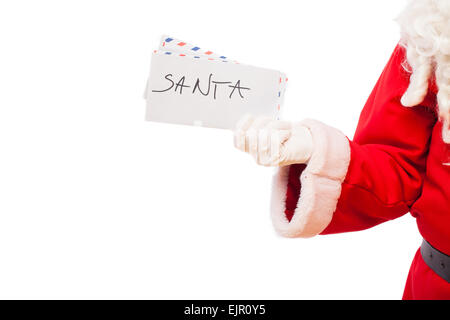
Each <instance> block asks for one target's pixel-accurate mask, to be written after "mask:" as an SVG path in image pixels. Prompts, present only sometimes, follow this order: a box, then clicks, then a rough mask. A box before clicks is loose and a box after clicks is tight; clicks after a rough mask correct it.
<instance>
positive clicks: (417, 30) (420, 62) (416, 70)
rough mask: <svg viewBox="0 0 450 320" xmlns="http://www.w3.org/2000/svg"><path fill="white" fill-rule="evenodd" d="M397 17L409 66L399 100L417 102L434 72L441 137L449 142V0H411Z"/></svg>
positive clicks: (404, 102) (414, 103)
mask: <svg viewBox="0 0 450 320" xmlns="http://www.w3.org/2000/svg"><path fill="white" fill-rule="evenodd" d="M397 20H398V22H399V24H400V27H401V31H402V44H403V45H404V46H405V47H406V48H407V59H408V63H409V65H410V66H411V69H412V70H410V71H411V72H412V76H411V79H410V85H409V88H408V90H407V91H406V93H405V94H404V96H403V98H402V103H403V105H405V106H415V105H418V104H420V103H421V102H422V101H423V99H424V98H425V96H426V94H427V92H428V82H429V79H430V78H431V77H432V76H433V74H434V75H435V76H436V84H437V86H438V88H439V92H438V94H437V100H438V105H439V117H440V119H441V120H442V121H443V123H444V129H443V132H442V134H443V139H444V141H445V142H446V143H450V0H410V1H409V3H408V6H407V7H406V9H405V10H404V11H403V12H402V13H401V15H400V16H399V18H398V19H397Z"/></svg>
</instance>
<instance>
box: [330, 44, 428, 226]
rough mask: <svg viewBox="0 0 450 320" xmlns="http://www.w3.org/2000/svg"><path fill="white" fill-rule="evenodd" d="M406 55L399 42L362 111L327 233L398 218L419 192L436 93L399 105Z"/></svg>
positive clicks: (402, 91) (405, 77) (404, 83)
mask: <svg viewBox="0 0 450 320" xmlns="http://www.w3.org/2000/svg"><path fill="white" fill-rule="evenodd" d="M404 60H405V52H404V49H403V48H401V47H400V46H399V47H397V48H396V50H395V51H394V53H393V55H392V57H391V59H390V61H389V63H388V64H387V66H386V68H385V70H384V71H383V73H382V75H381V77H380V79H379V80H378V82H377V84H376V86H375V88H374V90H373V92H372V94H371V95H370V97H369V100H368V101H367V104H366V106H365V107H364V109H363V111H362V113H361V116H360V119H359V123H358V127H357V129H356V133H355V136H354V139H353V141H352V142H350V150H351V151H350V152H351V158H350V159H351V160H350V164H349V168H348V171H347V175H346V178H345V180H344V182H343V184H342V191H341V196H340V198H339V201H338V204H337V208H336V211H335V212H334V214H333V219H332V221H331V223H330V224H329V225H328V227H327V228H326V229H325V230H324V232H323V233H324V234H326V233H336V232H347V231H356V230H362V229H367V228H370V227H372V226H375V225H377V224H380V223H382V222H385V221H388V220H392V219H395V218H398V217H400V216H402V215H403V214H405V213H407V212H409V209H410V207H411V205H412V204H413V203H414V202H415V201H416V199H417V198H418V197H419V196H420V194H421V190H422V184H423V179H424V174H425V165H426V159H427V154H428V149H429V142H430V138H431V131H432V129H433V126H434V124H435V122H436V116H435V112H434V107H435V104H436V102H435V101H436V98H435V95H434V94H433V93H430V94H429V95H428V96H427V98H426V99H425V101H424V102H423V103H422V105H421V106H416V107H412V108H407V107H404V106H402V105H401V103H400V99H401V96H402V95H403V93H404V92H405V91H406V89H407V87H408V83H409V79H408V74H406V72H405V71H404V69H403V67H402V63H403V62H404Z"/></svg>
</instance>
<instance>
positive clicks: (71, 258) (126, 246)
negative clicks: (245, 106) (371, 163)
mask: <svg viewBox="0 0 450 320" xmlns="http://www.w3.org/2000/svg"><path fill="white" fill-rule="evenodd" d="M403 5H404V1H392V0H379V1H361V0H340V1H335V0H327V1H325V0H322V1H317V0H314V1H313V0H311V1H281V0H278V1H262V0H259V1H242V0H239V1H232V0H229V1H211V0H209V1H194V0H192V1H185V0H176V1H175V0H172V1H163V0H161V1H111V0H108V1H80V0H78V1H2V2H1V4H0V46H1V49H0V298H44V299H46V298H62V299H64V298H87V299H90V298H106V299H107V298H137V299H141V298H142V299H149V298H153V299H156V298H176V299H178V298H187V299H190V298H204V299H206V298H209V299H216V298H236V299H241V298H242V299H244V298H245V299H279V298H283V299H317V298H323V299H334V298H337V299H348V298H353V299H368V298H374V299H399V298H401V295H402V292H403V286H404V283H405V280H406V277H407V272H408V269H409V266H410V263H411V261H412V258H413V255H414V253H415V251H416V250H417V248H418V246H419V245H420V236H419V234H418V231H417V229H416V226H415V221H414V219H413V218H411V217H410V216H409V215H406V216H404V217H402V218H400V219H398V220H397V221H393V222H390V223H387V224H384V225H382V226H378V227H376V228H373V229H371V230H368V231H364V232H357V233H350V234H341V235H333V236H320V237H316V238H313V239H308V240H302V239H295V240H292V239H283V238H280V237H278V236H277V235H276V234H275V232H274V231H273V228H272V226H271V221H270V218H269V196H270V183H271V175H272V173H273V170H272V169H270V168H264V167H259V166H257V165H256V164H254V162H253V160H252V159H251V158H250V157H249V156H247V155H245V154H242V153H240V152H238V151H236V150H235V149H234V148H233V145H232V135H231V132H228V131H222V130H215V129H204V128H194V127H186V126H176V125H166V124H156V123H149V122H145V121H144V114H145V110H144V109H145V103H144V100H143V99H142V94H143V90H144V87H145V83H146V78H147V74H148V69H149V65H150V56H151V52H152V50H153V49H156V46H157V43H158V40H159V37H160V35H161V34H164V33H167V34H170V35H173V36H175V37H178V38H181V39H184V40H186V41H189V42H195V43H196V44H198V45H199V46H203V47H209V48H210V49H211V50H215V51H217V52H219V53H222V54H224V55H227V56H230V57H234V58H235V59H238V60H239V61H241V62H244V63H250V64H253V65H256V66H261V67H268V68H273V69H279V70H282V71H284V72H286V73H287V74H288V76H289V80H290V81H289V88H288V91H287V96H286V101H285V108H286V110H285V113H284V118H285V119H291V120H300V119H302V118H305V117H313V118H316V119H319V120H321V121H323V122H325V123H328V124H330V125H332V126H334V127H337V128H339V129H341V130H342V131H343V132H344V133H345V134H347V135H348V136H349V137H352V135H353V132H354V129H355V127H356V123H357V120H358V117H359V112H360V110H361V108H362V107H363V105H364V103H365V100H366V99H367V97H368V95H369V94H370V91H371V89H372V88H373V86H374V84H375V82H376V80H377V78H378V76H379V75H380V73H381V71H382V69H383V67H384V65H385V63H386V62H387V60H388V58H389V56H390V54H391V52H392V50H393V49H394V46H395V45H396V43H397V41H398V38H399V31H398V28H397V25H396V23H395V22H394V18H395V16H396V15H397V14H398V12H399V11H400V10H401V8H402V7H403Z"/></svg>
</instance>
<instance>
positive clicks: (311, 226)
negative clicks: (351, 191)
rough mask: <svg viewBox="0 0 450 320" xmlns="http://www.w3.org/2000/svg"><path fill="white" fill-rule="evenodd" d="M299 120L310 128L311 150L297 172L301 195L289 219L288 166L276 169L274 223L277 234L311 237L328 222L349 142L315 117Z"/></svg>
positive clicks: (344, 168)
mask: <svg viewBox="0 0 450 320" xmlns="http://www.w3.org/2000/svg"><path fill="white" fill-rule="evenodd" d="M302 124H303V125H304V126H306V127H307V128H309V130H310V131H311V134H312V137H313V141H314V151H313V154H312V156H311V159H310V160H309V162H308V165H307V166H306V168H305V170H304V171H303V172H302V174H301V176H300V182H301V191H300V197H299V200H298V202H297V208H296V209H295V212H294V216H293V217H292V219H291V221H288V219H287V218H286V214H285V209H286V191H287V183H288V176H289V168H290V166H286V167H282V168H279V169H278V172H277V173H276V174H275V176H274V178H273V187H272V188H273V189H272V203H271V214H272V221H273V225H274V227H275V229H276V231H277V232H278V233H279V234H280V235H282V236H285V237H290V238H296V237H302V238H308V237H313V236H315V235H317V234H319V233H320V232H322V231H323V230H324V229H325V228H326V227H327V226H328V224H329V223H330V222H331V219H332V218H333V213H334V211H335V210H336V205H337V202H338V200H339V197H340V195H341V185H342V182H343V181H344V179H345V176H346V174H347V169H348V166H349V163H350V145H349V141H348V139H347V137H346V136H345V135H344V134H342V133H341V132H340V131H338V130H337V129H334V128H332V127H329V126H327V125H325V124H323V123H321V122H318V121H315V120H305V121H303V122H302Z"/></svg>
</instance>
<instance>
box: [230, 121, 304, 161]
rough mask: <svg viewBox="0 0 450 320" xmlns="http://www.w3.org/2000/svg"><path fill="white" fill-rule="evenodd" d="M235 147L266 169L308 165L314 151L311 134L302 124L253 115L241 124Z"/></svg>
mask: <svg viewBox="0 0 450 320" xmlns="http://www.w3.org/2000/svg"><path fill="white" fill-rule="evenodd" d="M234 145H235V147H236V148H237V149H239V150H241V151H244V152H247V153H249V154H250V155H251V156H253V157H254V158H255V160H256V162H257V163H258V164H260V165H263V166H267V167H269V166H270V167H282V166H287V165H290V164H294V163H308V161H309V158H310V157H311V154H312V151H313V139H312V136H311V132H310V131H309V129H308V128H307V127H305V126H303V125H302V124H300V123H293V122H288V121H279V120H273V119H272V118H268V117H254V116H252V115H246V116H244V117H242V118H241V119H240V120H239V121H238V123H237V125H236V129H235V132H234Z"/></svg>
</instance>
